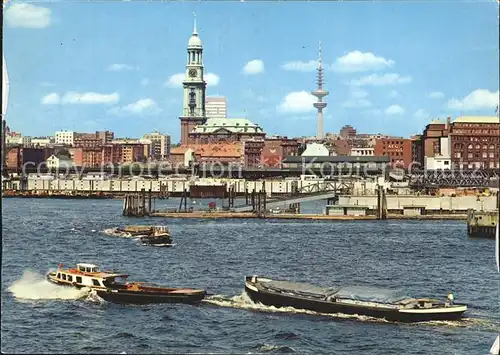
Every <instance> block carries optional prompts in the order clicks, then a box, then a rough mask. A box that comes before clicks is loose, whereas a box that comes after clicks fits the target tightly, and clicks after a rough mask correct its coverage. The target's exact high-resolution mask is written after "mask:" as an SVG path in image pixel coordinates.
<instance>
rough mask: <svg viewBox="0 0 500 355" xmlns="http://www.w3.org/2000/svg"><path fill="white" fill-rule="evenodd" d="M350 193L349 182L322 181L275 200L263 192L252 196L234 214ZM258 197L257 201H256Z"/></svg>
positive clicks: (326, 198)
mask: <svg viewBox="0 0 500 355" xmlns="http://www.w3.org/2000/svg"><path fill="white" fill-rule="evenodd" d="M350 191H352V183H351V182H339V181H322V182H318V183H317V184H311V185H307V186H304V187H302V188H298V189H295V190H294V192H293V193H291V194H289V195H286V196H280V197H276V198H269V199H268V198H267V196H266V193H265V191H261V192H260V193H259V194H256V195H254V196H252V199H251V203H249V204H246V205H240V206H235V207H234V208H232V210H233V211H234V212H250V211H254V212H258V211H262V209H263V210H266V209H267V208H271V207H281V206H283V205H285V206H288V205H294V204H299V203H302V202H310V201H319V200H330V199H335V198H336V197H337V196H338V195H348V194H349V193H350ZM256 197H258V201H255V200H256Z"/></svg>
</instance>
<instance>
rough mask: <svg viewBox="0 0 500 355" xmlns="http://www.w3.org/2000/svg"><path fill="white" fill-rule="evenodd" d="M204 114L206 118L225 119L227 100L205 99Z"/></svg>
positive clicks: (221, 98)
mask: <svg viewBox="0 0 500 355" xmlns="http://www.w3.org/2000/svg"><path fill="white" fill-rule="evenodd" d="M205 113H206V116H207V118H227V99H226V98H225V97H207V99H206V100H205Z"/></svg>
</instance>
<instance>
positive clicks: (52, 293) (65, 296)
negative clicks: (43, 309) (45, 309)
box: [8, 271, 91, 300]
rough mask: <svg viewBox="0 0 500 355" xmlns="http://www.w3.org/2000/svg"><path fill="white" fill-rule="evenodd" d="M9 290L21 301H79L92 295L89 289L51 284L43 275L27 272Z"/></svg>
mask: <svg viewBox="0 0 500 355" xmlns="http://www.w3.org/2000/svg"><path fill="white" fill-rule="evenodd" d="M8 290H9V291H10V292H11V293H12V294H13V295H14V297H15V298H17V299H20V300H56V299H58V300H77V299H82V298H86V297H88V296H89V294H90V293H91V290H90V289H87V288H82V289H80V290H77V289H75V288H71V287H62V286H57V285H54V284H51V283H50V282H49V281H47V280H46V279H45V277H44V276H43V275H40V274H38V273H36V272H32V271H25V272H24V273H23V276H22V277H21V278H20V279H19V280H17V281H15V282H14V283H13V284H12V285H11V286H10V287H9V288H8Z"/></svg>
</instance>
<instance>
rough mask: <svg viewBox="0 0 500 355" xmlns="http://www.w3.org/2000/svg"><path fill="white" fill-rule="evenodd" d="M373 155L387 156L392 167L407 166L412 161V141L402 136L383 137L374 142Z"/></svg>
mask: <svg viewBox="0 0 500 355" xmlns="http://www.w3.org/2000/svg"><path fill="white" fill-rule="evenodd" d="M374 154H375V156H388V157H389V161H390V165H392V166H393V167H404V168H408V167H410V166H411V163H412V142H411V140H410V139H404V138H396V137H393V138H383V139H378V140H377V141H376V142H375V147H374Z"/></svg>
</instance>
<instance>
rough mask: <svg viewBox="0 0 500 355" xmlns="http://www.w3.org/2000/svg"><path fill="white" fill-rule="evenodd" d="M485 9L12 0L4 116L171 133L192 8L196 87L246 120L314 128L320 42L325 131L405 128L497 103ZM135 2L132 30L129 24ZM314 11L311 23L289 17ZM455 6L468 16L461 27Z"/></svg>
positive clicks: (34, 127)
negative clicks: (199, 46)
mask: <svg viewBox="0 0 500 355" xmlns="http://www.w3.org/2000/svg"><path fill="white" fill-rule="evenodd" d="M493 5H494V6H495V7H493ZM277 6H280V7H279V8H278V7H277ZM321 8H323V11H320V9H321ZM368 9H369V10H370V11H367V10H368ZM495 9H497V10H498V4H497V3H495V2H492V3H491V4H490V3H486V2H485V3H477V4H472V3H453V4H451V3H447V2H443V3H438V4H430V3H425V2H424V3H406V4H402V3H393V4H386V3H377V4H359V3H351V4H345V3H344V4H336V3H325V4H315V5H314V6H312V5H310V4H309V5H307V4H300V3H299V4H277V3H268V4H263V3H259V4H247V3H245V4H239V3H237V4H235V3H227V4H214V3H201V4H186V3H173V4H164V3H148V4H147V6H146V4H144V3H142V4H141V3H129V4H123V3H119V4H110V3H95V4H90V3H73V2H69V3H65V4H62V3H51V4H43V6H42V5H40V6H39V5H35V4H23V3H21V4H10V5H9V6H7V9H6V13H5V17H4V20H5V25H6V26H5V32H4V33H5V36H4V38H5V58H6V62H7V66H8V70H9V79H10V98H9V107H8V109H7V115H6V119H7V122H8V125H9V126H10V127H11V129H13V130H14V131H21V132H23V134H26V135H36V136H43V135H49V134H51V133H53V132H54V131H56V130H60V129H68V130H74V131H95V130H105V129H110V130H113V131H114V132H116V133H117V135H119V136H136V135H137V133H141V134H142V133H146V132H148V131H153V130H156V129H157V130H160V131H162V132H164V133H166V134H169V135H171V136H172V140H173V142H178V141H179V140H180V134H179V129H178V117H179V115H180V114H181V112H182V84H181V81H182V80H183V79H184V70H185V65H186V46H187V41H188V39H189V37H190V35H191V32H192V23H193V22H192V21H193V17H192V13H193V11H196V12H197V14H198V23H197V26H198V33H199V36H200V38H201V40H202V41H203V45H204V66H205V70H206V71H205V73H206V74H205V78H206V80H207V82H208V85H207V94H208V95H209V96H219V95H221V96H226V97H227V101H228V115H229V116H230V117H248V118H249V119H250V120H251V121H253V122H255V123H257V124H259V125H260V126H262V127H263V128H264V130H265V131H266V132H267V133H268V134H269V135H272V134H280V135H287V136H304V135H309V136H314V135H315V133H316V120H317V116H316V109H315V108H314V107H313V106H312V103H313V102H314V101H315V100H316V99H315V98H314V97H313V96H312V95H311V94H310V91H312V90H314V88H315V79H316V73H315V71H316V68H317V62H316V58H317V43H318V40H321V41H322V43H323V63H324V67H325V88H326V89H327V90H328V91H329V92H330V95H329V96H328V97H327V98H326V102H327V103H328V107H327V108H326V109H325V117H324V127H325V128H324V130H325V132H338V131H339V129H340V128H341V127H342V126H343V125H345V124H350V125H352V126H355V127H356V128H357V129H358V131H363V132H370V133H378V132H381V133H387V134H394V135H399V136H408V135H411V134H414V133H418V132H421V131H422V129H423V128H424V127H425V125H426V124H427V123H428V122H429V121H430V119H431V118H434V117H441V118H444V117H446V116H452V117H456V116H458V115H461V114H464V115H492V114H493V113H494V112H495V108H496V106H497V105H498V81H497V78H498V42H497V37H496V35H497V33H498V27H497V23H498V19H497V12H496V11H494V10H495ZM251 10H253V11H254V12H251V15H248V12H249V11H251ZM261 10H262V12H258V11H261ZM263 10H266V11H265V12H264V11H263ZM360 11H364V12H365V13H364V14H363V13H362V12H360ZM387 11H389V13H387ZM136 12H137V15H136V18H134V19H133V20H134V22H135V27H134V28H133V29H134V30H135V32H134V31H132V30H131V29H132V27H131V26H130V23H129V21H131V20H132V15H133V14H134V13H136ZM174 12H175V14H174ZM73 13H78V14H79V16H81V18H85V16H88V17H87V18H92V19H93V21H92V23H91V24H89V23H85V20H78V19H77V18H76V17H75V15H73ZM353 15H359V16H358V17H355V18H352V16H353ZM141 16H142V17H143V18H142V19H141ZM275 16H280V24H279V25H278V24H277V23H273V21H274V20H273V18H274V17H275ZM312 16H315V17H317V19H316V20H315V21H314V23H310V24H308V26H296V25H294V21H297V20H298V19H299V18H301V19H302V20H303V21H304V23H309V22H308V21H307V19H308V18H309V17H312ZM461 16H467V18H468V22H469V23H470V24H471V26H467V27H465V26H463V25H462V22H460V21H458V19H460V17H461ZM146 17H147V18H148V20H145V18H146ZM228 18H229V19H228ZM419 19H420V20H422V19H425V21H420V23H419ZM445 19H447V21H446V22H445V21H444V20H445ZM455 19H456V20H457V21H455ZM252 22H254V23H252ZM221 23H222V24H223V25H222V26H221ZM257 23H259V24H257ZM363 24H364V26H363ZM382 24H383V26H382ZM331 28H333V29H334V30H333V31H332V30H331ZM89 29H91V31H92V33H91V34H92V35H91V36H88V35H87V31H89ZM438 29H439V30H440V31H442V32H438ZM366 30H370V31H371V32H367V31H366ZM152 33H160V34H161V33H163V34H164V36H151V34H152ZM367 33H368V34H367ZM98 34H99V35H98ZM126 40H129V42H127V41H126ZM21 43H22V44H23V45H21ZM97 52H98V53H99V56H96V53H97ZM181 73H182V74H181ZM457 73H458V74H457ZM179 74H181V75H179ZM76 103H80V104H76ZM82 103H85V104H82Z"/></svg>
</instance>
